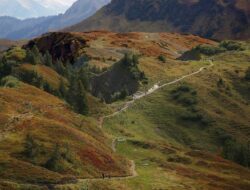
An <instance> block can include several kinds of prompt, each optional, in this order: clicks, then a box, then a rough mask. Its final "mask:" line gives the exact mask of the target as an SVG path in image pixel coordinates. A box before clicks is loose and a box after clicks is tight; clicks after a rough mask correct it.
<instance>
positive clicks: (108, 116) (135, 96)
mask: <svg viewBox="0 0 250 190" xmlns="http://www.w3.org/2000/svg"><path fill="white" fill-rule="evenodd" d="M208 61H209V66H206V67H201V68H200V69H199V70H198V71H195V72H193V73H190V74H187V75H184V76H182V77H180V78H178V79H176V80H174V81H171V82H168V83H164V84H162V85H159V82H158V83H156V84H155V85H154V86H153V87H152V88H150V89H149V90H148V91H147V92H144V93H143V92H140V93H135V94H134V95H133V100H131V101H128V102H126V103H125V105H124V106H123V107H122V108H121V109H120V110H118V111H116V112H114V113H112V114H110V115H107V116H104V117H102V118H101V119H100V120H101V123H100V127H101V128H102V127H103V121H104V120H105V119H107V118H111V117H114V116H116V115H118V114H120V113H121V112H123V111H126V110H127V109H128V108H129V107H130V106H131V105H132V104H133V103H134V102H135V101H136V100H139V99H142V98H144V97H146V96H148V95H150V94H152V93H154V92H156V91H158V90H160V89H162V88H164V87H165V86H169V85H172V84H176V83H178V82H180V81H182V80H184V79H186V78H188V77H191V76H194V75H197V74H199V73H201V72H202V71H203V70H205V69H208V68H211V67H213V66H214V64H213V61H212V60H208Z"/></svg>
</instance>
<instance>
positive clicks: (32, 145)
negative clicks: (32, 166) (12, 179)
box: [24, 134, 39, 159]
mask: <svg viewBox="0 0 250 190" xmlns="http://www.w3.org/2000/svg"><path fill="white" fill-rule="evenodd" d="M38 152H39V148H38V144H37V143H36V142H35V140H34V138H33V137H32V136H31V135H30V134H28V135H27V136H26V139H25V144H24V155H25V156H27V157H28V158H32V159H33V158H34V157H35V155H36V154H37V153H38Z"/></svg>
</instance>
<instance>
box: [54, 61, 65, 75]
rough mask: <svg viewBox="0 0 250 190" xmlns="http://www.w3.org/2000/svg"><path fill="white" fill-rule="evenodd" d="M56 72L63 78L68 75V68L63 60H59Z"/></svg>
mask: <svg viewBox="0 0 250 190" xmlns="http://www.w3.org/2000/svg"><path fill="white" fill-rule="evenodd" d="M56 71H57V72H58V73H59V74H60V75H62V76H65V75H66V68H65V67H64V65H63V63H62V61H61V60H57V62H56Z"/></svg>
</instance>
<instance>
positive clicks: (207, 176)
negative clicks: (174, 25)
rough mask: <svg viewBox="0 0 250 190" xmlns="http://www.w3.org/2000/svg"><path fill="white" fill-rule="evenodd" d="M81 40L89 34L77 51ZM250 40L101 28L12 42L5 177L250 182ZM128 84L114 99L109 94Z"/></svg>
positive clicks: (5, 87) (103, 183) (43, 185)
mask: <svg viewBox="0 0 250 190" xmlns="http://www.w3.org/2000/svg"><path fill="white" fill-rule="evenodd" d="M57 36H58V39H60V40H62V41H61V42H59V41H55V39H57ZM62 36H63V37H62ZM62 38H63V39H62ZM64 40H65V41H64ZM72 40H73V41H74V43H73V44H78V45H79V43H81V42H82V44H81V45H79V46H74V47H77V48H75V49H74V51H68V44H70V42H71V41H72ZM45 42H47V43H45ZM52 42H53V43H52ZM54 42H56V43H54ZM64 42H65V43H64ZM36 46H37V48H36ZM236 46H237V47H238V48H235V47H236ZM232 47H233V48H232ZM249 47H250V45H249V42H221V43H217V42H213V41H211V40H206V39H203V38H199V37H197V36H192V35H179V34H168V33H151V34H148V33H127V34H118V33H110V32H105V31H101V32H89V33H69V34H67V33H53V34H51V36H50V34H48V35H47V36H43V37H41V38H39V39H34V40H33V41H31V42H29V44H28V45H27V46H24V48H21V49H20V48H17V49H15V48H14V49H11V50H9V51H7V52H5V53H4V54H3V60H2V62H1V65H0V66H1V67H0V68H1V69H0V71H1V72H0V74H1V83H0V84H1V87H0V105H2V106H0V112H1V114H0V123H1V124H2V125H0V126H1V129H0V130H1V133H0V134H1V135H0V141H1V145H0V151H1V152H2V154H1V156H0V188H3V189H4V188H5V189H18V188H19V189H51V188H54V189H57V190H64V189H69V190H80V189H94V190H95V189H98V190H99V189H103V190H109V189H110V190H116V189H122V190H134V189H143V190H151V189H173V190H174V189H180V190H182V189H183V190H187V189H211V190H224V189H232V190H238V189H242V190H248V189H249V188H250V181H249V178H250V171H249V168H248V167H249V161H250V159H249V155H250V154H249V153H250V151H249V132H250V129H249V126H250V119H249V113H250V109H249V101H250V99H249V98H250V97H249V94H250V91H249V90H250V89H249V84H250V83H249V82H250V81H249V76H250V75H249V67H250V64H249V57H250V48H249ZM29 48H30V49H29ZM218 48H223V51H221V49H220V51H217V50H218ZM46 49H48V50H49V52H46ZM66 50H67V51H66ZM39 51H40V52H39ZM55 52H56V53H55ZM211 52H212V53H211ZM53 53H54V54H53ZM193 53H195V55H198V59H195V60H193V56H185V61H183V60H182V59H180V57H181V58H183V55H192V54H193ZM33 55H36V56H33ZM124 55H127V56H129V58H128V57H127V58H126V56H124ZM132 55H134V56H132ZM6 59H7V61H6ZM190 59H191V60H190ZM126 60H128V62H127V61H126ZM127 63H128V64H127ZM131 66H133V67H132V68H131ZM201 68H203V69H201ZM197 71H200V72H197ZM138 73H143V76H144V77H143V79H142V80H135V78H134V77H135V75H134V74H136V75H137V74H138ZM192 73H193V74H192ZM140 76H141V75H140ZM183 76H186V77H185V78H184V77H183ZM177 79H180V80H177ZM171 81H176V82H173V83H169V82H171ZM166 83H169V85H167V86H165V87H163V88H160V89H158V90H156V91H155V92H154V93H151V94H150V93H149V94H148V95H147V96H145V97H143V98H141V99H138V98H137V99H136V100H134V101H133V100H132V99H133V97H132V96H129V95H131V94H133V93H134V92H136V91H138V92H137V94H136V95H135V97H136V96H140V95H143V94H144V93H145V91H146V90H147V89H150V88H152V86H154V88H157V86H159V85H163V84H166ZM125 84H126V85H127V90H128V93H127V94H126V95H125V96H123V97H120V96H119V98H117V99H113V101H110V102H108V101H107V102H108V103H109V104H106V103H104V102H105V98H104V97H100V96H99V94H100V93H103V94H106V95H113V94H114V93H116V92H122V90H123V89H124V85H125ZM154 88H153V89H154ZM130 90H131V91H130ZM143 92H144V93H143ZM121 94H122V93H121ZM121 94H120V95H121ZM7 95H8V96H7ZM79 97H81V98H79ZM81 108H86V109H83V110H82V109H81ZM126 108H127V109H126ZM117 111H118V112H117ZM77 113H82V114H77ZM114 113H115V114H114ZM24 168H25V170H24ZM27 168H28V170H27Z"/></svg>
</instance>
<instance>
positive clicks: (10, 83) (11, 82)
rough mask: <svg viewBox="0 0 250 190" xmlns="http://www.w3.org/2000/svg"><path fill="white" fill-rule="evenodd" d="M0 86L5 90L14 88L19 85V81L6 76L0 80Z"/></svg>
mask: <svg viewBox="0 0 250 190" xmlns="http://www.w3.org/2000/svg"><path fill="white" fill-rule="evenodd" d="M0 85H1V86H3V87H6V88H16V87H18V86H19V85H20V81H19V80H18V79H17V78H15V77H13V76H7V77H4V78H2V79H1V81H0Z"/></svg>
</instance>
